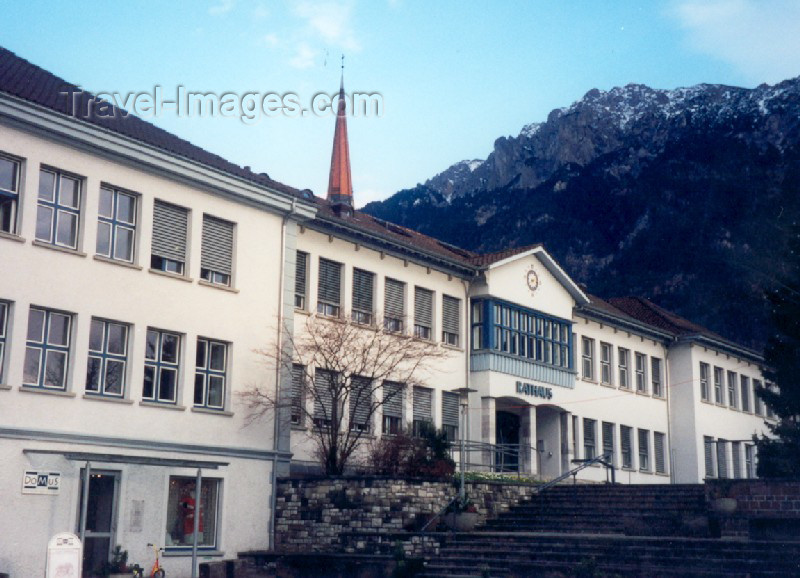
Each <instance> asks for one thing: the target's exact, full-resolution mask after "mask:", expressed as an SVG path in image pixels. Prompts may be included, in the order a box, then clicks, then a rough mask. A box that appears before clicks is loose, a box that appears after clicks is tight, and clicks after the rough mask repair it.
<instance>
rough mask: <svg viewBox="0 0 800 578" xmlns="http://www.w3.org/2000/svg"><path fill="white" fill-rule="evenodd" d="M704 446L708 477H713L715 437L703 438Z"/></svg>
mask: <svg viewBox="0 0 800 578" xmlns="http://www.w3.org/2000/svg"><path fill="white" fill-rule="evenodd" d="M703 446H704V448H705V461H706V477H707V478H713V477H715V476H714V439H713V438H710V437H704V438H703Z"/></svg>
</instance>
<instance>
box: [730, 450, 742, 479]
mask: <svg viewBox="0 0 800 578" xmlns="http://www.w3.org/2000/svg"><path fill="white" fill-rule="evenodd" d="M731 458H732V459H731V466H732V467H733V477H734V478H735V479H739V478H741V477H742V443H741V442H731Z"/></svg>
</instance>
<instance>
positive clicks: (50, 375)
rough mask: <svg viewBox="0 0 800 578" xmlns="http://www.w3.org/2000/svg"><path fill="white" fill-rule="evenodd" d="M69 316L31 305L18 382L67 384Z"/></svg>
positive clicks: (57, 386)
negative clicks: (20, 379) (20, 374)
mask: <svg viewBox="0 0 800 578" xmlns="http://www.w3.org/2000/svg"><path fill="white" fill-rule="evenodd" d="M71 326H72V317H71V316H70V315H68V314H66V313H59V312H57V311H51V310H49V309H40V308H38V307H31V309H30V311H29V312H28V336H27V341H26V347H25V366H24V370H23V376H22V383H23V384H25V385H30V386H34V387H45V388H48V389H61V390H64V389H66V388H67V369H68V365H69V348H70V334H71Z"/></svg>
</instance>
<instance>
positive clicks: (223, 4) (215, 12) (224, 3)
mask: <svg viewBox="0 0 800 578" xmlns="http://www.w3.org/2000/svg"><path fill="white" fill-rule="evenodd" d="M234 6H236V0H219V1H218V2H217V3H216V4H214V5H213V6H211V7H210V8H209V9H208V13H209V14H211V15H212V16H220V15H222V14H227V13H228V12H230V11H231V10H233V8H234Z"/></svg>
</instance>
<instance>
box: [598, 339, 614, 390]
mask: <svg viewBox="0 0 800 578" xmlns="http://www.w3.org/2000/svg"><path fill="white" fill-rule="evenodd" d="M613 351H614V348H613V347H612V346H611V344H610V343H605V342H603V341H601V342H600V383H602V384H604V385H612V382H611V379H612V378H611V365H612V363H613V360H612V357H613V355H614V354H613Z"/></svg>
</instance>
